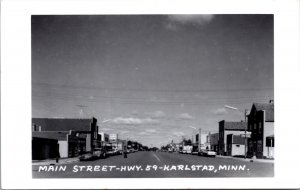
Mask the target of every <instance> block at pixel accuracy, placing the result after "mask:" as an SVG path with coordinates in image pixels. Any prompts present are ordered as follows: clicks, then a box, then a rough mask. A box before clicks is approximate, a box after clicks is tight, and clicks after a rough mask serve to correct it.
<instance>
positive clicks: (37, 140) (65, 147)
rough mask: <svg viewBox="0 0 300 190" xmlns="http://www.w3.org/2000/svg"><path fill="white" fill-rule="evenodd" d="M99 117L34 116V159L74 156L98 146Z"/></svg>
mask: <svg viewBox="0 0 300 190" xmlns="http://www.w3.org/2000/svg"><path fill="white" fill-rule="evenodd" d="M97 133H98V126H97V119H95V118H92V119H67V118H32V159H33V160H41V159H47V158H55V157H61V158H65V157H74V156H78V155H80V154H83V153H85V152H89V151H92V150H93V148H95V147H96V146H97V144H96V143H97V135H96V134H97Z"/></svg>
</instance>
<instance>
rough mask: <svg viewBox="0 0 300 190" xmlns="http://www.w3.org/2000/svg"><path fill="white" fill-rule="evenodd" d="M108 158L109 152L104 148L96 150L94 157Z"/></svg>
mask: <svg viewBox="0 0 300 190" xmlns="http://www.w3.org/2000/svg"><path fill="white" fill-rule="evenodd" d="M107 156H108V154H107V151H106V150H105V149H104V148H94V152H93V157H94V158H95V159H97V158H106V157H107Z"/></svg>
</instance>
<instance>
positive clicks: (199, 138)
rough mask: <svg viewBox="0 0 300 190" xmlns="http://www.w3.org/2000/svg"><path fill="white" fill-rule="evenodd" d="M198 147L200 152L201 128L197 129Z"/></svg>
mask: <svg viewBox="0 0 300 190" xmlns="http://www.w3.org/2000/svg"><path fill="white" fill-rule="evenodd" d="M198 143H199V144H198V147H199V151H201V128H199V137H198Z"/></svg>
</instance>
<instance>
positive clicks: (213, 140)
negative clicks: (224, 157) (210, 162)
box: [210, 133, 219, 152]
mask: <svg viewBox="0 0 300 190" xmlns="http://www.w3.org/2000/svg"><path fill="white" fill-rule="evenodd" d="M210 148H211V150H213V151H215V152H219V133H213V134H211V135H210Z"/></svg>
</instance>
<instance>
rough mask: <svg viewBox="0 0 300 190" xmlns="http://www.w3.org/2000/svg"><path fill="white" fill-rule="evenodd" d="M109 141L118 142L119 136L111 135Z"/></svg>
mask: <svg viewBox="0 0 300 190" xmlns="http://www.w3.org/2000/svg"><path fill="white" fill-rule="evenodd" d="M108 138H109V141H110V142H116V141H117V140H118V134H109V137H108Z"/></svg>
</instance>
